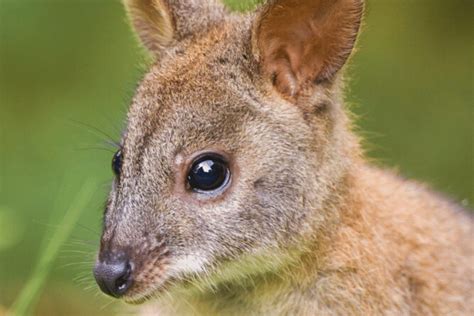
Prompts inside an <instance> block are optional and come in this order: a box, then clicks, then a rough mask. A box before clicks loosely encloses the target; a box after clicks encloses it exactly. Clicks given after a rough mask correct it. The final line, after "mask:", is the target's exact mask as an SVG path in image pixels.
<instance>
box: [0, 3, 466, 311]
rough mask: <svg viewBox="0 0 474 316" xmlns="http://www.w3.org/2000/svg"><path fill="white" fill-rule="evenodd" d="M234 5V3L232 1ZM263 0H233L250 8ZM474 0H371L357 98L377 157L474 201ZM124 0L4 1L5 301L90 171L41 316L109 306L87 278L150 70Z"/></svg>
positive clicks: (0, 130) (0, 273)
mask: <svg viewBox="0 0 474 316" xmlns="http://www.w3.org/2000/svg"><path fill="white" fill-rule="evenodd" d="M228 2H229V1H228ZM250 2H252V3H254V2H256V1H245V2H242V1H234V3H233V7H234V8H238V9H245V8H248V7H249V5H248V3H250ZM472 18H473V4H472V1H471V0H451V1H442V0H418V1H415V0H413V1H411V0H405V1H401V0H372V1H370V0H369V3H368V5H367V16H366V19H365V25H364V32H363V35H362V36H361V38H360V41H359V43H358V47H359V51H358V53H357V54H356V55H355V57H354V58H353V59H352V62H351V66H350V67H349V71H348V74H349V77H350V79H351V80H350V84H349V85H348V94H347V95H348V97H347V99H348V101H349V103H350V104H351V105H352V108H353V110H354V111H355V112H356V114H358V116H359V121H358V125H359V126H360V130H362V131H363V132H362V134H363V136H364V137H365V139H366V140H367V144H368V145H367V147H368V149H369V154H370V156H371V157H373V158H375V160H376V161H377V162H379V163H381V164H384V165H388V166H396V167H398V168H399V169H400V170H401V172H402V174H404V175H406V176H408V177H414V178H418V179H421V180H425V181H426V182H428V183H431V184H432V185H433V186H434V187H435V188H436V189H438V190H440V191H444V192H446V194H448V195H450V196H452V197H453V199H455V200H457V201H460V202H462V203H464V204H465V205H472V201H473V199H474V192H473V187H474V186H473V176H474V175H473V166H472V163H473V156H472V155H473V142H472V137H473V125H472V118H473V94H472V88H473V65H472V62H473V60H472V56H474V54H473V42H472ZM144 61H145V58H144V54H143V51H142V50H141V49H140V48H139V46H138V45H137V42H136V40H135V39H134V36H133V33H132V32H131V30H130V28H129V26H128V24H127V23H126V19H125V15H124V11H123V9H122V6H121V4H120V1H118V0H101V1H86V0H82V1H81V0H62V1H61V0H0V311H1V310H2V306H3V307H5V306H10V305H11V304H12V302H13V301H14V299H15V297H16V296H17V295H18V293H19V290H20V289H21V287H22V286H23V285H24V283H25V281H26V280H27V278H28V276H29V275H30V273H31V272H32V270H33V268H34V266H35V263H36V261H37V260H38V259H37V258H38V257H39V255H40V253H39V252H40V249H42V247H40V244H41V242H40V241H41V239H42V238H43V236H45V235H46V236H48V234H49V235H52V233H51V232H52V231H54V230H55V229H56V228H58V225H59V223H60V222H61V220H62V218H61V217H62V215H63V213H61V212H57V211H54V210H58V209H59V210H61V209H66V208H67V207H68V206H69V205H70V201H71V200H72V199H73V198H74V196H76V193H77V190H78V189H79V188H80V185H81V183H83V182H84V181H85V180H86V179H89V180H91V181H96V182H100V183H102V184H103V185H101V186H99V187H98V188H97V194H96V197H95V199H94V201H93V202H92V203H91V207H90V209H87V210H85V211H84V212H83V214H82V217H81V218H80V221H79V224H78V225H77V227H76V228H75V230H74V232H73V237H72V238H71V239H70V240H69V241H68V242H67V243H66V245H65V246H64V247H63V249H62V252H61V254H60V258H59V259H58V260H57V262H56V263H55V264H54V266H53V267H52V277H51V278H50V279H49V280H48V283H47V285H46V287H45V288H44V290H43V292H42V295H41V298H40V302H39V307H38V309H37V311H36V314H37V315H84V314H87V315H107V314H110V313H111V310H112V309H113V308H114V307H112V306H116V304H110V302H111V301H110V300H109V299H107V298H104V297H103V296H101V295H97V292H98V291H97V289H96V287H95V285H94V282H93V278H92V276H91V268H92V264H93V261H94V256H95V249H96V247H97V244H98V239H99V235H100V225H101V224H100V221H101V216H102V205H103V201H104V200H105V196H106V193H107V191H108V184H109V182H110V180H111V179H112V173H111V172H110V159H111V155H112V153H113V152H114V150H115V149H114V148H113V146H109V145H107V142H111V141H113V140H117V139H118V138H119V136H120V130H121V129H122V127H123V123H122V122H123V120H124V117H125V113H126V109H127V104H128V102H129V100H130V98H131V96H132V94H133V89H134V87H135V86H136V82H137V81H138V80H139V78H140V77H141V75H142V74H143V70H144V67H143V65H144V64H145V62H144Z"/></svg>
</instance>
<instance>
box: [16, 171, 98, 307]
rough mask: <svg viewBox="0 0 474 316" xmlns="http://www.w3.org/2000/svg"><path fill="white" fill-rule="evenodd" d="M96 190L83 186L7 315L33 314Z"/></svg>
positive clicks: (86, 184) (87, 184)
mask: <svg viewBox="0 0 474 316" xmlns="http://www.w3.org/2000/svg"><path fill="white" fill-rule="evenodd" d="M95 189H96V185H95V183H94V182H93V181H91V180H89V181H87V182H86V183H85V184H84V185H83V187H82V188H81V190H80V191H79V193H78V194H77V196H76V197H75V199H74V201H73V202H72V204H71V206H70V207H69V209H68V210H67V211H66V213H65V215H64V218H63V220H62V221H61V223H60V226H59V228H58V229H57V230H56V231H55V232H54V233H53V234H52V236H51V240H50V242H49V243H47V244H46V246H45V248H44V249H43V251H42V255H41V257H40V258H39V260H38V263H37V265H36V266H35V269H34V271H33V274H32V276H31V278H30V279H29V280H28V282H27V283H26V285H25V287H24V288H23V290H22V291H21V293H20V295H19V296H18V298H17V299H16V301H15V302H14V303H13V305H12V307H11V310H10V311H9V312H8V313H7V315H9V316H23V315H29V314H30V313H31V310H32V309H33V307H34V305H35V303H36V302H37V300H38V297H39V294H40V292H41V289H42V287H43V285H44V283H45V281H46V279H47V277H48V274H49V272H50V270H51V268H52V265H53V263H54V260H55V259H56V257H57V255H58V252H59V250H60V248H61V246H62V245H63V244H64V242H65V241H66V240H67V239H68V237H69V235H70V234H71V232H72V230H73V229H74V226H75V224H76V223H77V221H78V220H79V217H80V215H81V211H82V210H83V209H84V208H85V207H86V206H87V205H88V204H89V203H90V201H91V200H92V197H93V195H94V192H95Z"/></svg>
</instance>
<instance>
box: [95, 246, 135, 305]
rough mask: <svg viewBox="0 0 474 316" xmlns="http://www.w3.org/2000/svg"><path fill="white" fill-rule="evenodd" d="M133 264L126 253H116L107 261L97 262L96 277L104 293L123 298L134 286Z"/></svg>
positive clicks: (108, 257)
mask: <svg viewBox="0 0 474 316" xmlns="http://www.w3.org/2000/svg"><path fill="white" fill-rule="evenodd" d="M132 272H133V263H132V262H131V261H130V259H129V258H128V256H127V255H126V254H124V253H115V254H112V255H109V256H107V259H104V260H100V259H99V260H97V263H96V265H95V268H94V277H95V280H96V282H97V284H98V285H99V287H100V289H101V290H102V292H104V293H105V294H107V295H110V296H113V297H117V298H118V297H121V296H123V295H124V294H125V293H127V291H128V290H129V289H130V287H131V286H132V284H133V278H132Z"/></svg>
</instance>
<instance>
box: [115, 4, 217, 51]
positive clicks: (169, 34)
mask: <svg viewBox="0 0 474 316" xmlns="http://www.w3.org/2000/svg"><path fill="white" fill-rule="evenodd" d="M123 1H124V5H125V8H126V10H127V13H128V16H129V19H130V21H131V23H132V25H133V27H134V29H135V31H136V33H137V34H138V37H139V38H140V40H141V41H142V43H143V45H144V46H145V47H146V48H147V49H148V50H149V51H151V52H152V53H154V54H159V52H160V51H161V50H163V49H164V48H166V47H169V46H171V45H172V43H173V42H175V41H181V40H183V39H185V38H187V37H189V36H192V35H194V34H196V33H200V32H204V31H205V30H206V29H208V28H209V27H211V26H212V25H215V24H217V23H219V22H220V21H221V20H222V19H223V18H224V16H225V14H226V12H225V7H224V6H223V5H222V4H221V3H219V2H218V1H217V0H123Z"/></svg>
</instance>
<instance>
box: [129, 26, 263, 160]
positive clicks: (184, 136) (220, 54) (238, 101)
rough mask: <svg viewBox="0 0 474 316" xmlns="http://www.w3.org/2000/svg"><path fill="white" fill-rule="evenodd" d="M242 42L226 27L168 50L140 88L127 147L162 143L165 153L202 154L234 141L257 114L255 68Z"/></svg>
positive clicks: (132, 109) (132, 114)
mask: <svg viewBox="0 0 474 316" xmlns="http://www.w3.org/2000/svg"><path fill="white" fill-rule="evenodd" d="M242 38H243V37H242V35H240V36H239V34H238V32H235V30H231V31H229V30H227V29H226V28H223V29H221V30H215V31H214V32H210V33H209V34H207V35H206V36H205V37H201V38H199V39H197V40H193V41H190V42H188V43H184V44H182V45H180V46H178V47H176V48H175V49H173V50H172V51H169V52H167V54H166V56H163V57H162V58H161V60H160V61H159V62H158V63H156V64H155V65H154V66H152V67H151V69H150V71H149V72H148V73H147V74H146V76H145V77H144V79H143V81H142V82H141V84H140V85H139V87H138V89H137V92H136V95H135V97H134V100H133V102H132V105H131V108H130V111H129V114H128V127H127V131H126V136H125V147H134V148H133V151H136V150H137V148H136V147H146V146H147V142H148V143H149V142H151V141H153V142H155V141H160V142H161V150H164V151H169V150H177V149H178V148H180V147H186V148H189V147H190V146H191V147H196V150H199V148H198V147H199V146H203V145H217V144H218V143H219V142H221V141H222V140H223V139H224V138H225V139H229V138H232V135H234V134H236V133H237V132H238V130H239V127H240V126H241V125H242V122H243V121H245V120H249V119H251V118H252V117H253V116H255V115H256V111H255V109H256V105H257V104H256V101H255V100H257V98H256V97H255V95H254V94H255V93H256V91H253V89H252V86H253V85H252V78H251V77H250V75H249V74H250V73H252V71H251V69H252V68H253V67H255V66H254V65H253V64H252V62H251V60H250V58H249V54H250V52H249V50H248V47H246V45H245V43H244V40H243V39H242ZM213 143H215V144H213ZM171 147H172V148H171Z"/></svg>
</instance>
